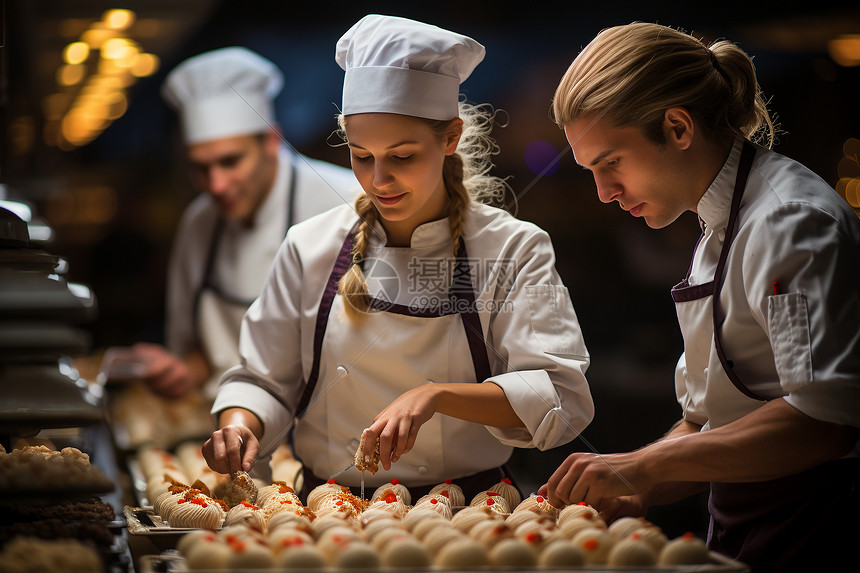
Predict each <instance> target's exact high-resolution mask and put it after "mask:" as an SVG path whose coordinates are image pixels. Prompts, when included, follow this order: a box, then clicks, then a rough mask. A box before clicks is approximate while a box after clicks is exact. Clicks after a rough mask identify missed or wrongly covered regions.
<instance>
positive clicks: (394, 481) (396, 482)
mask: <svg viewBox="0 0 860 573" xmlns="http://www.w3.org/2000/svg"><path fill="white" fill-rule="evenodd" d="M391 483H393V484H394V485H397V484H399V483H400V480H399V479H397V478H394V479H393V480H391Z"/></svg>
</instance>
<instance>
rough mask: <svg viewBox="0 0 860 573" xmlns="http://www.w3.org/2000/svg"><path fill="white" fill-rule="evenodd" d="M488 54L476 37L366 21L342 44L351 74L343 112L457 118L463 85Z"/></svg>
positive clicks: (385, 19)
mask: <svg viewBox="0 0 860 573" xmlns="http://www.w3.org/2000/svg"><path fill="white" fill-rule="evenodd" d="M484 51H485V50H484V46H482V45H481V44H479V43H478V42H476V41H475V40H473V39H472V38H469V37H468V36H463V35H461V34H456V33H454V32H449V31H448V30H443V29H442V28H438V27H436V26H431V25H429V24H424V23H422V22H416V21H414V20H408V19H406V18H397V17H394V16H380V15H378V14H370V15H368V16H365V17H364V18H362V19H361V20H359V21H358V22H356V23H355V24H354V25H353V26H352V28H350V29H349V31H348V32H347V33H346V34H344V35H343V36H342V37H341V39H340V40H339V41H338V43H337V50H336V53H335V60H337V63H338V64H339V65H340V67H341V68H343V69H344V70H346V76H345V77H344V80H343V107H342V108H341V112H342V113H343V114H344V115H350V114H354V113H368V112H386V113H398V114H402V115H411V116H415V117H423V118H427V119H440V120H447V119H453V118H455V117H457V115H458V112H457V102H458V98H459V92H460V84H461V83H462V82H463V81H464V80H465V79H466V78H468V77H469V74H471V73H472V70H474V69H475V66H477V65H478V64H479V63H480V62H481V60H483V59H484Z"/></svg>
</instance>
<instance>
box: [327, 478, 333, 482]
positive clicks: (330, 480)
mask: <svg viewBox="0 0 860 573" xmlns="http://www.w3.org/2000/svg"><path fill="white" fill-rule="evenodd" d="M326 483H334V478H331V479H329V480H328V481H327V482H326Z"/></svg>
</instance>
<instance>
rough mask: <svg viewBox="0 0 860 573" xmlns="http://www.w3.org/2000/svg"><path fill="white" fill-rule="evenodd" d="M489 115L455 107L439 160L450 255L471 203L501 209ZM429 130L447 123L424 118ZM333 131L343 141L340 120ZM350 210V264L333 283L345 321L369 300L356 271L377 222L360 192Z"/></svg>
mask: <svg viewBox="0 0 860 573" xmlns="http://www.w3.org/2000/svg"><path fill="white" fill-rule="evenodd" d="M494 117H495V112H494V111H493V109H492V108H491V107H490V106H488V105H481V106H476V105H471V104H467V103H464V102H461V103H460V118H461V119H462V120H463V133H462V134H461V136H460V142H459V144H458V145H457V151H456V152H454V153H453V154H451V155H448V156H446V157H445V161H444V163H443V165H442V181H443V183H444V184H445V190H446V192H447V194H448V223H449V226H450V229H451V237H452V253H453V254H454V256H456V254H457V251H458V250H459V248H460V241H461V240H462V237H463V233H464V232H465V226H466V213H467V212H468V210H469V205H470V203H471V201H472V200H473V199H474V200H476V201H479V202H482V203H487V204H491V205H497V206H501V205H502V203H503V201H504V196H505V191H506V190H507V189H508V184H507V182H506V181H505V180H503V179H501V178H499V177H495V176H493V175H490V174H489V173H490V171H491V169H492V167H493V163H492V160H491V159H492V155H495V154H497V153H498V152H499V149H498V146H497V145H496V143H495V141H494V140H493V139H492V138H491V137H490V131H491V130H492V127H493V123H494V122H493V119H494ZM425 121H427V124H428V125H429V127H430V129H431V130H432V131H433V132H434V133H436V135H437V136H438V137H439V138H440V140H441V139H442V137H443V136H444V134H445V133H446V132H447V130H448V128H449V126H450V125H451V121H453V120H451V121H436V120H425ZM338 124H339V125H340V130H339V133H340V135H341V137H342V138H343V140H344V141H346V132H345V129H344V126H345V119H344V117H343V116H342V115H341V116H339V117H338ZM355 211H356V213H357V214H358V216H359V219H360V222H359V224H358V229H357V230H356V234H355V239H354V242H353V245H352V251H351V256H352V263H353V264H351V265H350V267H349V269H347V271H346V273H345V274H344V275H343V277H341V279H340V281H339V282H338V285H337V292H338V294H339V295H341V297H342V298H343V300H344V303H345V304H344V308H345V310H346V314H347V317H348V318H349V319H350V320H352V321H354V322H356V321H360V320H361V319H362V318H363V317H364V316H365V315H366V314H367V312H368V311H369V310H370V302H371V297H370V294H369V293H368V288H367V280H366V279H365V277H364V272H363V271H362V269H361V265H360V263H361V261H362V260H363V259H364V256H365V252H366V250H367V246H368V245H369V244H370V237H371V234H372V233H373V227H374V225H375V224H376V222H377V221H378V220H379V211H377V210H376V206H375V205H374V204H373V202H372V201H371V200H370V198H369V197H368V196H367V194H365V193H362V194H361V195H359V197H358V198H357V199H356V200H355Z"/></svg>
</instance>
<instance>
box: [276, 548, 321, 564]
mask: <svg viewBox="0 0 860 573" xmlns="http://www.w3.org/2000/svg"><path fill="white" fill-rule="evenodd" d="M276 565H277V566H278V567H280V568H283V569H322V568H323V567H325V566H326V560H325V557H323V554H322V553H321V552H320V550H319V549H318V548H316V547H314V546H313V545H303V546H301V547H293V548H291V549H289V550H288V551H283V552H281V553H280V554H279V555H278V557H277V559H276Z"/></svg>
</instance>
